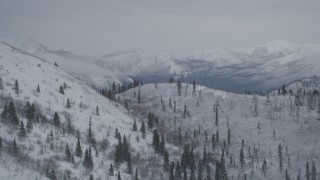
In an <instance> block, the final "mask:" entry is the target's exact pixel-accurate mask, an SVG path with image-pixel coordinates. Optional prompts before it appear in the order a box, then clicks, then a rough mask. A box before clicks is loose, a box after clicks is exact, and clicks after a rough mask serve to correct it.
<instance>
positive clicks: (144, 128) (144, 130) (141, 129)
mask: <svg viewBox="0 0 320 180" xmlns="http://www.w3.org/2000/svg"><path fill="white" fill-rule="evenodd" d="M140 132H141V133H142V138H143V139H144V138H146V126H145V124H144V121H142V123H141V128H140Z"/></svg>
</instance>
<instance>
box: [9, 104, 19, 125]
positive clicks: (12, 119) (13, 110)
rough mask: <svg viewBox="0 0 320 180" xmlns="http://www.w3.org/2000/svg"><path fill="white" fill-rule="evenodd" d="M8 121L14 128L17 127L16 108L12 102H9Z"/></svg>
mask: <svg viewBox="0 0 320 180" xmlns="http://www.w3.org/2000/svg"><path fill="white" fill-rule="evenodd" d="M8 119H9V120H10V122H11V123H12V124H14V125H16V126H18V125H19V118H18V116H17V113H16V108H15V106H14V104H13V102H12V101H10V104H9V108H8Z"/></svg>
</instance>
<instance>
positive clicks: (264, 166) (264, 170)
mask: <svg viewBox="0 0 320 180" xmlns="http://www.w3.org/2000/svg"><path fill="white" fill-rule="evenodd" d="M266 171H267V161H266V158H264V160H263V164H262V172H263V175H264V176H266Z"/></svg>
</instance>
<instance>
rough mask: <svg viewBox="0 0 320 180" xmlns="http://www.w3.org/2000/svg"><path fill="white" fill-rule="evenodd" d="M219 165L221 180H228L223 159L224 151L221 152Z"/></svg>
mask: <svg viewBox="0 0 320 180" xmlns="http://www.w3.org/2000/svg"><path fill="white" fill-rule="evenodd" d="M219 164H220V175H221V180H228V173H227V168H226V164H225V159H224V150H222V155H221V159H220V163H219Z"/></svg>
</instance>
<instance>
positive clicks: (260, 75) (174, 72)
mask: <svg viewBox="0 0 320 180" xmlns="http://www.w3.org/2000/svg"><path fill="white" fill-rule="evenodd" d="M319 58H320V45H295V44H291V43H288V42H285V41H282V40H275V41H271V42H269V43H266V44H263V45H258V46H256V47H253V48H250V49H234V50H233V49H223V48H218V49H213V50H205V51H198V52H194V53H189V54H186V55H171V54H164V53H159V54H151V53H146V52H143V51H132V52H123V53H121V52H119V53H113V54H109V55H105V56H102V57H101V59H103V61H104V62H105V63H106V64H109V63H110V64H112V66H114V67H116V68H117V69H119V70H120V71H123V72H127V73H128V75H130V76H132V77H139V78H140V79H143V80H144V81H145V82H159V81H161V82H167V81H168V79H169V78H170V77H178V78H180V79H182V80H184V81H187V82H191V81H192V80H196V81H197V82H199V83H200V84H203V85H206V86H209V87H213V88H218V89H223V90H231V91H238V92H242V91H243V90H248V89H250V90H263V91H268V90H272V89H274V88H276V87H278V86H280V85H282V84H285V83H289V82H291V81H293V80H296V79H299V78H303V77H309V76H312V75H318V74H319V72H320V71H319V70H320V66H319V63H317V62H318V61H319Z"/></svg>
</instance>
